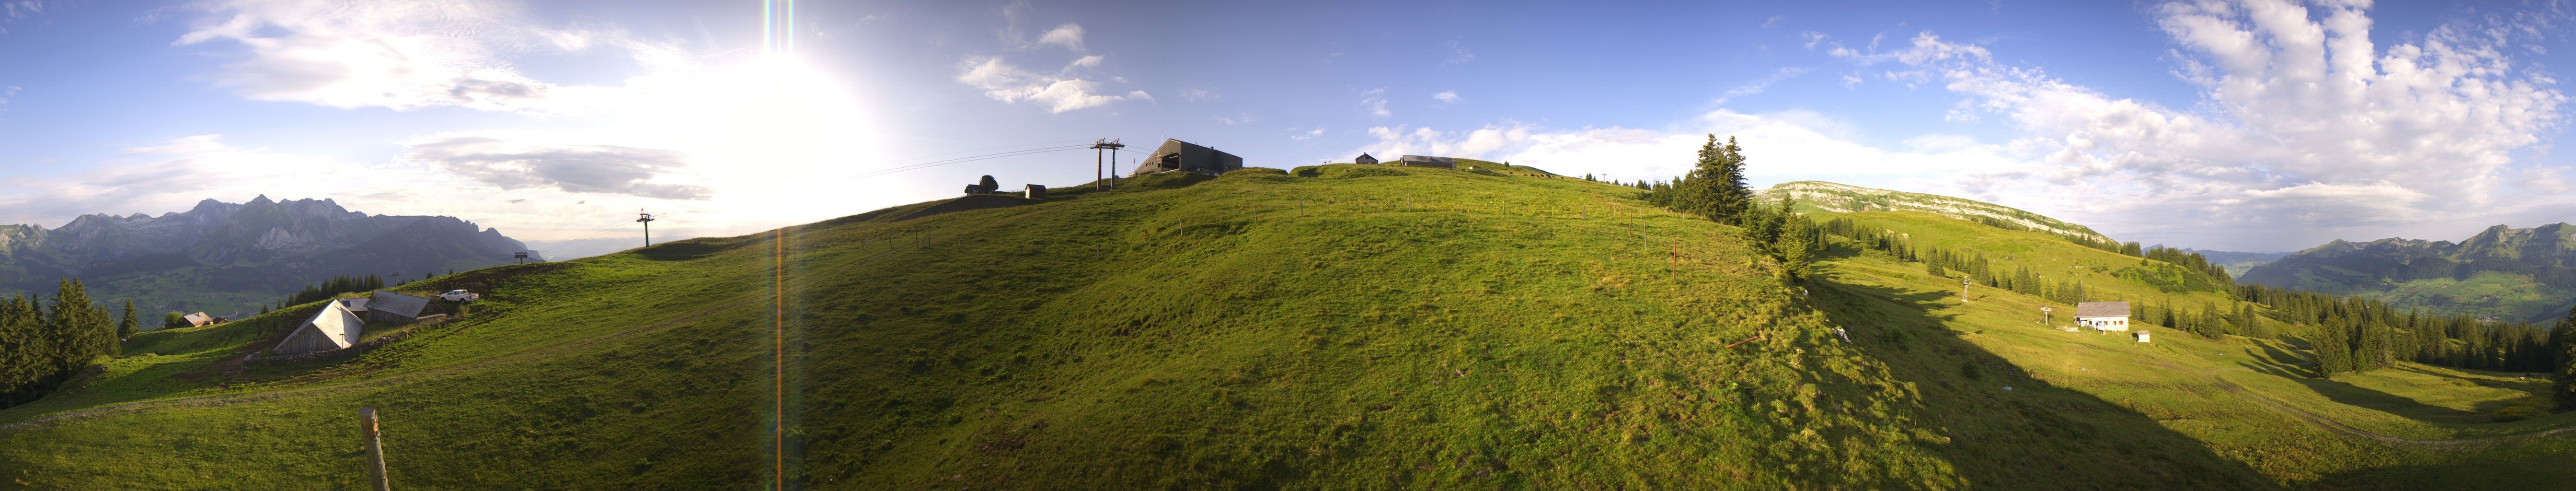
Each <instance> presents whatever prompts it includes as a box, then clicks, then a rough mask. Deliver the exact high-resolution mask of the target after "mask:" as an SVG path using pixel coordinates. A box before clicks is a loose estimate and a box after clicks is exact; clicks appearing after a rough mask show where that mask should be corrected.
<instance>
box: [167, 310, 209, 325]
mask: <svg viewBox="0 0 2576 491" xmlns="http://www.w3.org/2000/svg"><path fill="white" fill-rule="evenodd" d="M164 315H167V314H164ZM180 318H181V319H187V320H188V327H203V326H205V325H207V324H213V323H215V317H214V316H211V315H206V313H205V312H198V313H194V314H188V315H184V316H180Z"/></svg>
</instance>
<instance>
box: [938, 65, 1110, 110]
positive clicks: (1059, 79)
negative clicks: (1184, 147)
mask: <svg viewBox="0 0 2576 491" xmlns="http://www.w3.org/2000/svg"><path fill="white" fill-rule="evenodd" d="M1098 58H1099V57H1098V56H1089V57H1084V58H1083V60H1084V61H1076V62H1075V63H1074V64H1072V65H1068V66H1066V67H1065V71H1064V72H1061V73H1057V74H1039V73H1033V72H1029V71H1027V70H1021V69H1019V67H1014V66H1011V65H1010V64H1009V63H1005V62H1003V61H1002V59H1001V58H1000V57H992V56H970V57H967V58H966V60H965V61H964V62H962V63H959V66H960V67H961V69H962V73H959V74H958V75H957V81H959V82H963V83H965V84H966V85H970V86H974V87H975V88H978V89H983V90H984V96H985V97H990V98H992V99H993V100H997V101H1002V102H1006V103H1012V102H1029V103H1032V104H1037V105H1040V106H1045V107H1046V108H1047V112H1053V113H1061V112H1065V111H1072V110H1076V109H1083V108H1091V107H1100V106H1104V105H1108V104H1109V103H1112V102H1118V101H1123V100H1153V99H1154V96H1152V95H1148V94H1146V93H1145V91H1142V90H1134V91H1128V92H1127V93H1126V94H1124V95H1103V94H1099V93H1097V91H1098V90H1099V89H1100V83H1099V82H1093V81H1090V80H1084V79H1081V78H1077V77H1075V76H1073V75H1072V72H1074V71H1076V70H1078V69H1082V68H1089V67H1093V66H1097V65H1099V59H1098ZM1086 61H1087V62H1086Z"/></svg>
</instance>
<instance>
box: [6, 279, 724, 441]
mask: <svg viewBox="0 0 2576 491" xmlns="http://www.w3.org/2000/svg"><path fill="white" fill-rule="evenodd" d="M768 295H769V292H767V291H762V292H758V294H757V295H751V294H746V295H741V296H740V297H741V298H737V299H732V300H745V299H750V298H751V297H760V298H759V299H760V300H762V301H763V303H764V304H765V303H766V299H767V297H768ZM732 300H728V301H725V302H718V303H716V304H715V305H714V306H711V307H707V308H703V309H698V310H697V311H695V312H689V313H686V314H680V315H678V316H673V317H670V318H667V319H665V320H663V321H662V322H656V323H652V324H645V325H641V326H636V327H634V328H630V329H626V330H622V331H616V332H611V333H607V334H601V335H597V336H591V337H588V338H582V339H577V340H572V341H567V342H562V343H555V344H552V345H548V346H545V347H540V348H535V349H529V350H525V351H520V352H517V353H511V354H506V355H501V356H494V357H490V358H483V359H478V360H473V361H468V362H464V363H458V364H454V365H447V366H441V367H435V368H430V369H426V370H421V371H418V372H412V373H406V374H400V375H391V376H385V377H359V378H352V379H345V380H348V383H341V384H331V385H325V386H319V387H301V388H292V389H281V390H270V391H260V392H254V393H249V394H216V395H205V396H195V397H181V398H175V399H154V400H147V401H136V402H129V403H125V404H118V405H114V406H108V407H101V408H94V409H85V410H80V411H73V412H68V413H61V414H53V415H47V416H44V417H40V418H34V419H28V420H26V421H18V422H13V423H8V424H0V431H8V430H14V429H18V428H22V427H26V426H29V425H35V424H41V423H50V422H55V421H62V420H66V419H74V418H83V417H89V416H95V415H100V414H109V413H126V412H139V411H146V410H151V409H155V408H161V407H165V406H176V407H203V406H216V405H225V404H239V403H243V402H253V401H263V400H269V399H277V398H281V397H288V396H304V395H315V394H329V393H333V392H340V391H345V390H349V389H355V388H360V387H372V386H376V385H379V384H385V383H399V382H407V381H412V380H423V379H435V378H440V377H445V376H448V375H453V374H456V373H460V372H467V371H473V370H478V369H482V368H484V367H489V366H492V365H495V364H500V363H504V362H510V361H516V360H523V359H528V358H532V357H536V356H538V355H540V354H551V353H554V352H558V351H562V350H564V349H568V347H573V346H598V345H600V344H602V343H608V342H614V341H617V340H619V339H624V338H627V337H631V336H634V335H637V334H647V333H652V332H660V331H662V330H666V329H670V328H673V327H678V326H679V325H680V324H683V323H687V322H688V321H692V320H697V319H698V318H701V317H705V316H707V314H712V313H715V312H716V311H718V310H723V309H725V308H729V307H739V306H742V305H745V304H741V303H736V302H734V301H732Z"/></svg>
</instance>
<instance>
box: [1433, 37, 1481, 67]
mask: <svg viewBox="0 0 2576 491" xmlns="http://www.w3.org/2000/svg"><path fill="white" fill-rule="evenodd" d="M1470 61H1476V53H1474V52H1470V51H1467V45H1464V44H1459V43H1458V40H1456V39H1451V40H1449V59H1446V60H1441V61H1440V64H1441V65H1442V66H1447V65H1457V64H1463V63H1466V62H1470Z"/></svg>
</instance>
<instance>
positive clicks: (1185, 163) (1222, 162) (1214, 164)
mask: <svg viewBox="0 0 2576 491" xmlns="http://www.w3.org/2000/svg"><path fill="white" fill-rule="evenodd" d="M1241 168H1243V157H1236V156H1234V154H1230V153H1225V152H1219V151H1216V149H1214V148H1208V147H1202V146H1199V145H1198V144H1195V143H1190V142H1185V141H1180V140H1170V139H1166V140H1163V146H1160V147H1154V154H1153V155H1152V156H1148V157H1145V161H1144V162H1140V163H1137V164H1136V170H1135V171H1133V172H1129V173H1127V176H1128V177H1135V176H1141V175H1145V174H1156V173H1163V172H1178V171H1190V172H1197V173H1201V174H1208V175H1216V174H1224V173H1225V172H1226V171H1230V170H1235V169H1241Z"/></svg>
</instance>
